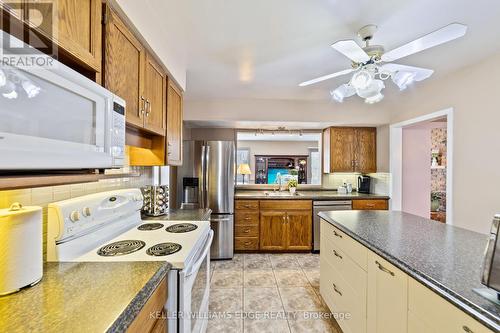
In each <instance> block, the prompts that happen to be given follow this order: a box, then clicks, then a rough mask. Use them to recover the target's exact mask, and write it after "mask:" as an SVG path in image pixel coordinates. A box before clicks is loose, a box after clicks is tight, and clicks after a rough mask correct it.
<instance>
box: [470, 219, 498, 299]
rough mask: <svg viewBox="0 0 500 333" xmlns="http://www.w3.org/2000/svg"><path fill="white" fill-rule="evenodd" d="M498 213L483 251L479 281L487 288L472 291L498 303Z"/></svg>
mask: <svg viewBox="0 0 500 333" xmlns="http://www.w3.org/2000/svg"><path fill="white" fill-rule="evenodd" d="M499 229H500V214H497V215H495V217H494V218H493V223H492V225H491V230H490V235H489V239H488V244H487V245H486V250H485V252H484V260H483V270H482V273H481V283H482V284H484V285H485V286H486V287H487V288H476V289H474V291H475V292H476V293H478V294H479V295H481V296H483V297H485V298H487V299H489V300H490V301H492V302H494V303H496V304H499V305H500V240H499V238H500V237H499V234H498V233H499V231H500V230H499Z"/></svg>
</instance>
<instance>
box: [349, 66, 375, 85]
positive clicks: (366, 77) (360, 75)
mask: <svg viewBox="0 0 500 333" xmlns="http://www.w3.org/2000/svg"><path fill="white" fill-rule="evenodd" d="M372 81H373V75H372V73H370V72H369V71H367V70H366V69H361V70H360V71H357V72H356V73H354V75H353V76H352V78H351V82H350V84H351V85H352V86H353V87H354V88H355V89H356V90H358V89H366V88H367V87H368V86H370V84H371V83H372Z"/></svg>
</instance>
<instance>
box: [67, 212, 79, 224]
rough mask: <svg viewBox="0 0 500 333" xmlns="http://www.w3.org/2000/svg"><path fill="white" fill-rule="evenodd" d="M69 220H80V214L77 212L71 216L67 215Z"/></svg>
mask: <svg viewBox="0 0 500 333" xmlns="http://www.w3.org/2000/svg"><path fill="white" fill-rule="evenodd" d="M69 219H70V220H71V221H72V222H77V221H79V220H80V212H78V211H77V210H74V211H72V212H71V214H70V215H69Z"/></svg>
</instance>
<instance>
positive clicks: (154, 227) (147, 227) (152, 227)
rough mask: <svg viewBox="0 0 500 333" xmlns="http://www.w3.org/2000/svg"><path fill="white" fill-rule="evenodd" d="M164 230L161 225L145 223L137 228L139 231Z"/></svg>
mask: <svg viewBox="0 0 500 333" xmlns="http://www.w3.org/2000/svg"><path fill="white" fill-rule="evenodd" d="M161 228H163V224H161V223H145V224H141V225H140V226H138V227H137V230H143V231H149V230H157V229H161Z"/></svg>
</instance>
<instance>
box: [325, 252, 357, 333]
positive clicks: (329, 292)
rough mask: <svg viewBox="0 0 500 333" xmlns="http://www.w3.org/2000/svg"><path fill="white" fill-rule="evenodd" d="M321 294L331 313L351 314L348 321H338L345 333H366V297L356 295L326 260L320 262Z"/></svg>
mask: <svg viewBox="0 0 500 333" xmlns="http://www.w3.org/2000/svg"><path fill="white" fill-rule="evenodd" d="M320 293H321V296H322V297H323V299H324V300H325V302H326V304H327V305H328V307H329V309H330V311H332V312H337V313H349V314H350V318H349V319H348V320H338V323H339V325H340V327H341V328H342V330H343V332H344V333H350V332H353V333H356V332H366V324H367V322H366V319H367V317H366V295H365V296H361V295H359V293H356V292H355V290H354V289H353V288H352V287H351V286H350V285H349V284H348V283H347V282H346V280H345V278H344V277H343V276H342V274H340V272H338V271H337V270H336V269H335V268H334V267H333V266H332V265H331V264H330V263H329V262H328V261H326V260H325V259H324V258H321V262H320Z"/></svg>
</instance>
